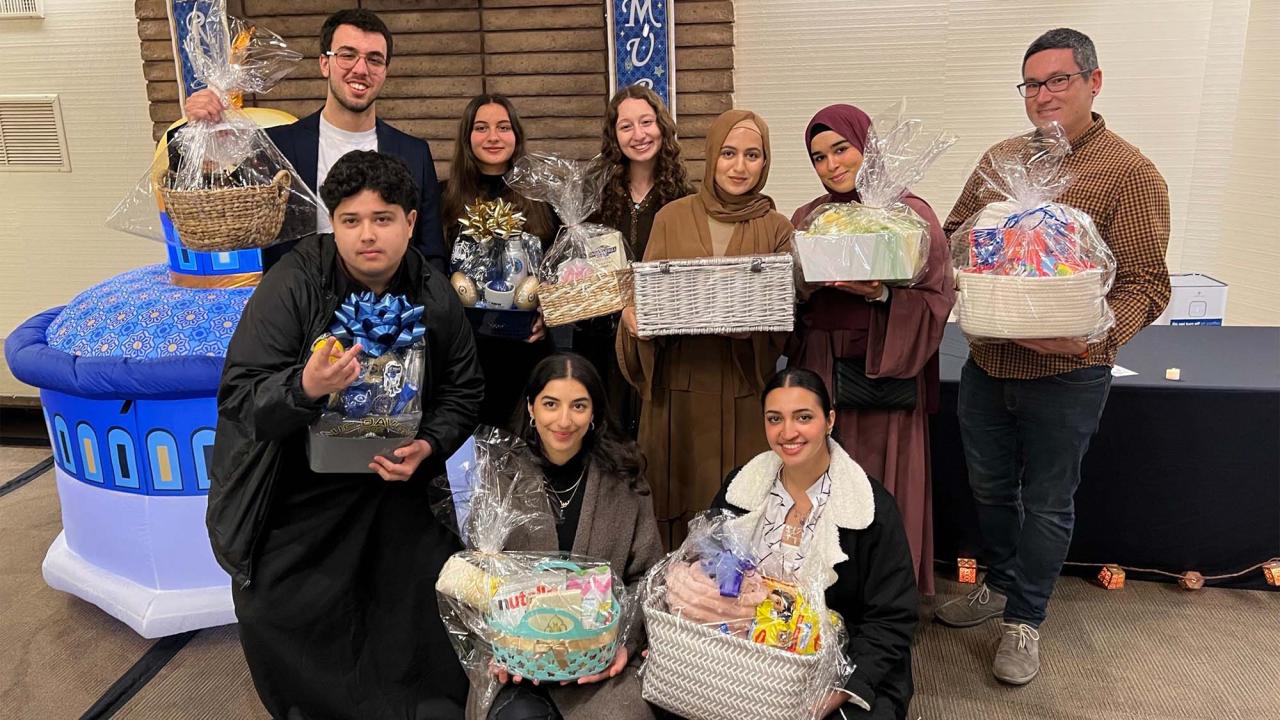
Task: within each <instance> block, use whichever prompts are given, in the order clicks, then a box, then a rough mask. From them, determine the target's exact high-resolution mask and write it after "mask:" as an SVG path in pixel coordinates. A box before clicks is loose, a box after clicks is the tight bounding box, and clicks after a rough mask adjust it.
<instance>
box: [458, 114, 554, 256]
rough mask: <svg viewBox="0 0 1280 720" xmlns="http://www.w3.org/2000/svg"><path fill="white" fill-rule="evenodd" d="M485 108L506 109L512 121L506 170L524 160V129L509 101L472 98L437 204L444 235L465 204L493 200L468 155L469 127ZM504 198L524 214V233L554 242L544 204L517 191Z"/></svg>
mask: <svg viewBox="0 0 1280 720" xmlns="http://www.w3.org/2000/svg"><path fill="white" fill-rule="evenodd" d="M485 105H501V106H502V107H503V108H504V109H506V111H507V116H508V117H509V118H511V130H512V132H513V133H514V134H515V136H516V146H515V148H514V150H513V152H512V153H511V160H510V161H509V162H508V167H510V163H511V162H515V160H516V159H517V158H520V157H523V156H524V153H525V144H524V139H525V136H524V126H523V125H521V124H520V114H519V113H517V112H516V108H515V106H514V105H512V104H511V100H509V99H507V97H506V96H505V95H477V96H475V97H473V98H471V102H469V103H467V109H466V110H463V111H462V118H461V119H459V120H458V137H457V140H456V141H455V142H454V144H453V163H452V165H451V166H450V168H449V183H448V185H447V186H446V187H445V191H444V198H442V199H441V202H440V219H441V224H443V225H444V228H445V232H446V233H451V232H453V228H454V226H455V225H456V224H457V222H458V220H459V219H461V218H462V214H463V213H464V212H466V206H467V205H469V204H471V203H473V202H475V201H476V200H494V199H496V198H491V197H488V190H486V189H485V188H484V186H483V185H482V184H481V181H480V175H481V173H480V163H479V162H477V161H476V156H475V154H474V153H472V152H471V128H472V126H473V125H475V122H476V113H477V112H479V110H480V108H482V107H484V106H485ZM505 199H506V200H509V201H510V202H511V203H512V204H513V205H515V206H516V207H517V208H519V209H520V211H521V212H523V213H524V217H525V224H524V229H525V230H526V231H527V232H529V233H531V234H533V235H537V236H538V237H540V238H542V241H543V243H544V244H545V243H548V242H550V241H551V240H552V239H554V238H552V233H553V232H555V229H556V228H555V224H554V222H553V221H552V219H551V211H550V210H548V209H547V206H546V203H541V202H537V201H534V200H529V199H527V198H525V197H524V196H523V195H521V194H519V193H517V192H511V193H508V197H507V198H505ZM445 244H446V245H452V244H453V238H452V237H446V238H445Z"/></svg>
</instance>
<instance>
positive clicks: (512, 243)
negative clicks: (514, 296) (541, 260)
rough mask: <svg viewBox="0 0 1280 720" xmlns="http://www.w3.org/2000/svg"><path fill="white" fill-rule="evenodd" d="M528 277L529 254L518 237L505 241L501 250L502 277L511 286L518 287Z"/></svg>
mask: <svg viewBox="0 0 1280 720" xmlns="http://www.w3.org/2000/svg"><path fill="white" fill-rule="evenodd" d="M527 277H529V254H528V253H526V252H525V251H524V244H523V243H522V242H521V241H520V239H519V238H516V239H514V240H508V241H507V247H506V249H505V250H503V251H502V279H503V280H506V281H507V284H508V285H510V286H511V287H513V288H515V287H519V286H520V283H522V282H524V279H525V278H527Z"/></svg>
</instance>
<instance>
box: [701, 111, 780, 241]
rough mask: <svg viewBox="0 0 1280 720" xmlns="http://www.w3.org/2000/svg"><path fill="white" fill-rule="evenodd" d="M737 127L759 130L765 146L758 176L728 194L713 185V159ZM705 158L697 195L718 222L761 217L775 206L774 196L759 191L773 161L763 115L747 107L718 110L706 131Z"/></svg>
mask: <svg viewBox="0 0 1280 720" xmlns="http://www.w3.org/2000/svg"><path fill="white" fill-rule="evenodd" d="M736 127H746V128H750V129H752V130H755V131H756V132H758V133H760V140H761V146H762V147H763V148H764V169H763V170H761V171H760V179H759V180H758V181H756V184H755V185H754V186H753V187H752V188H751V189H750V190H748V191H747V192H746V193H743V194H742V195H730V194H729V193H727V192H724V191H723V190H721V189H720V188H719V187H717V186H716V159H717V158H719V157H720V148H721V147H723V146H724V141H725V139H726V138H727V137H729V133H730V132H731V131H732V130H733V129H734V128H736ZM706 159H707V162H706V169H705V170H703V173H702V188H701V189H700V190H698V199H699V200H701V201H702V205H703V207H705V208H706V210H707V215H709V216H711V217H712V218H713V219H715V220H719V221H720V222H724V223H738V222H744V221H746V220H754V219H756V218H758V217H762V216H763V215H765V214H766V213H768V212H769V211H770V210H772V209H774V207H775V205H774V204H773V198H771V197H769V196H768V195H765V194H763V193H762V192H760V191H761V190H763V189H764V183H765V181H766V180H768V179H769V164H770V162H771V161H772V153H771V152H770V151H769V126H768V125H766V124H765V122H764V119H763V118H761V117H760V116H758V115H756V114H755V113H753V112H751V111H750V110H727V111H725V112H723V113H721V114H720V117H718V118H716V120H715V122H713V123H711V129H710V130H708V131H707V156H706Z"/></svg>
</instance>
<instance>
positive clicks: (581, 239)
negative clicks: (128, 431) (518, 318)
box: [506, 153, 631, 327]
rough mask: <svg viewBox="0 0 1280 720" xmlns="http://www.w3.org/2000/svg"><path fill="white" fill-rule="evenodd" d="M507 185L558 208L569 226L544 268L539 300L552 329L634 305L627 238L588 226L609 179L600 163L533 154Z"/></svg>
mask: <svg viewBox="0 0 1280 720" xmlns="http://www.w3.org/2000/svg"><path fill="white" fill-rule="evenodd" d="M506 180H507V185H509V186H511V187H512V188H513V189H515V190H516V191H518V192H519V193H520V194H521V195H524V196H525V197H527V198H531V199H534V200H541V201H543V202H546V203H548V204H550V205H551V207H553V208H555V211H556V214H557V215H559V216H560V219H561V220H562V221H563V222H564V227H562V228H561V229H560V232H559V234H558V235H557V236H556V239H555V242H554V243H552V245H551V248H550V249H549V250H547V256H546V259H545V260H544V261H543V263H542V266H541V275H542V284H541V285H540V286H539V288H538V297H539V299H540V300H541V302H542V317H543V318H544V319H545V321H546V323H547V326H548V327H556V326H558V325H568V324H570V323H574V322H578V321H579V320H587V319H589V318H593V317H600V316H602V315H609V314H612V313H616V312H621V310H622V308H624V307H626V305H627V304H628V303H629V302H630V300H631V271H630V266H631V258H630V257H628V250H627V244H626V243H625V242H624V241H623V239H622V233H620V232H618V231H617V230H614V229H613V228H609V227H605V226H603V225H597V224H595V223H589V222H586V220H587V218H588V217H590V216H591V214H592V213H594V212H596V210H599V209H600V193H601V190H602V189H603V186H604V181H605V173H604V172H603V171H602V167H601V165H600V163H599V162H598V159H597V160H591V161H579V160H566V159H564V158H561V157H557V156H555V155H540V154H537V153H529V154H527V155H525V156H524V157H521V158H520V159H518V160H516V161H515V164H514V165H512V167H511V170H510V171H509V172H508V173H507V176H506Z"/></svg>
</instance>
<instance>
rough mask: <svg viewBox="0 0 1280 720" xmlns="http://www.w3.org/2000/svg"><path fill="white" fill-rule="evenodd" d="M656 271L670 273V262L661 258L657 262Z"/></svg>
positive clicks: (664, 273)
mask: <svg viewBox="0 0 1280 720" xmlns="http://www.w3.org/2000/svg"><path fill="white" fill-rule="evenodd" d="M658 272H660V273H662V274H663V275H670V274H671V263H670V262H669V261H667V260H662V261H660V262H659V263H658Z"/></svg>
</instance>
